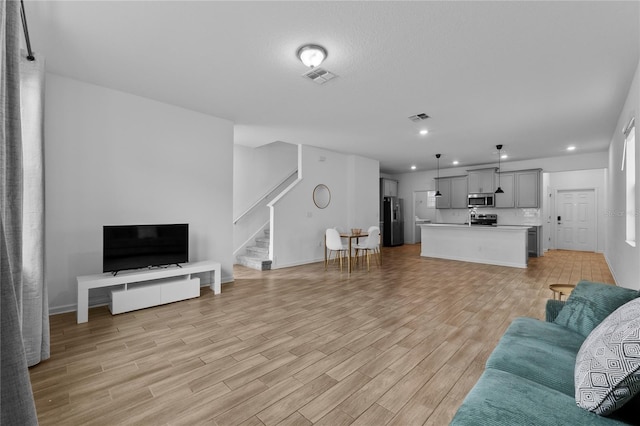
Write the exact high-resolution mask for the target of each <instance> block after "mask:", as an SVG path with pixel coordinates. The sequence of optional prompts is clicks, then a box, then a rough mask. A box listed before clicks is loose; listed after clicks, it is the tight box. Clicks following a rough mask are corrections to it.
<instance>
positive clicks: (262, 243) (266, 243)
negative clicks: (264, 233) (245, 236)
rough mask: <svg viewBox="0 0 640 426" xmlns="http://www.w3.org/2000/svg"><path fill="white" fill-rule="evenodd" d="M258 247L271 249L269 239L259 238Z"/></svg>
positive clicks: (257, 239) (257, 240)
mask: <svg viewBox="0 0 640 426" xmlns="http://www.w3.org/2000/svg"><path fill="white" fill-rule="evenodd" d="M255 241H256V247H263V248H267V249H268V248H269V238H264V237H258V238H256V239H255Z"/></svg>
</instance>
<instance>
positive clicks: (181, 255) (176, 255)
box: [102, 223, 189, 274]
mask: <svg viewBox="0 0 640 426" xmlns="http://www.w3.org/2000/svg"><path fill="white" fill-rule="evenodd" d="M102 241H103V252H102V253H103V257H102V270H103V272H112V273H114V274H115V273H117V272H118V271H124V270H125V269H139V268H147V267H153V266H164V265H172V264H178V265H179V264H180V263H186V262H188V261H189V224H187V223H180V224H171V225H117V226H104V228H103V240H102Z"/></svg>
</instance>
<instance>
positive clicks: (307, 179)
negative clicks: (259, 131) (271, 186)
mask: <svg viewBox="0 0 640 426" xmlns="http://www.w3.org/2000/svg"><path fill="white" fill-rule="evenodd" d="M299 164H300V171H299V175H300V179H299V181H298V182H297V184H295V185H294V186H292V187H291V188H290V190H289V191H288V192H287V193H286V194H284V195H283V196H282V197H281V198H278V199H276V200H274V202H273V210H272V222H271V232H272V256H273V264H272V268H274V269H277V268H283V267H288V266H294V265H301V264H305V263H312V262H318V261H321V260H323V259H324V245H323V244H324V231H325V230H326V229H327V228H331V227H336V226H337V227H341V228H343V229H349V228H352V227H357V228H363V229H367V228H368V227H369V226H371V225H376V224H378V222H379V220H378V214H379V212H378V209H379V206H378V197H379V193H378V191H379V189H378V187H379V168H380V165H379V162H378V161H376V160H371V159H367V158H363V157H357V156H353V155H344V154H340V153H337V152H333V151H328V150H324V149H320V148H316V147H311V146H300V161H299ZM319 184H325V185H327V186H328V187H329V190H330V191H331V202H330V203H329V206H328V207H327V208H325V209H319V208H318V207H316V205H315V204H314V203H313V198H312V193H313V189H314V188H315V187H316V185H319Z"/></svg>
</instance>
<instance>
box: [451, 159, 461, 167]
mask: <svg viewBox="0 0 640 426" xmlns="http://www.w3.org/2000/svg"><path fill="white" fill-rule="evenodd" d="M452 164H453V165H454V166H457V165H458V164H460V162H459V161H458V160H456V161H454V162H453V163H452Z"/></svg>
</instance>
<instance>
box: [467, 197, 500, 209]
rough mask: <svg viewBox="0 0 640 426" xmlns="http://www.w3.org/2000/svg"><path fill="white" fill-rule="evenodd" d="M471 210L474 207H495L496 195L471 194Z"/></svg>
mask: <svg viewBox="0 0 640 426" xmlns="http://www.w3.org/2000/svg"><path fill="white" fill-rule="evenodd" d="M468 199H469V203H468V204H469V208H474V207H494V206H495V195H493V194H491V193H489V194H469V197H468Z"/></svg>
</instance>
